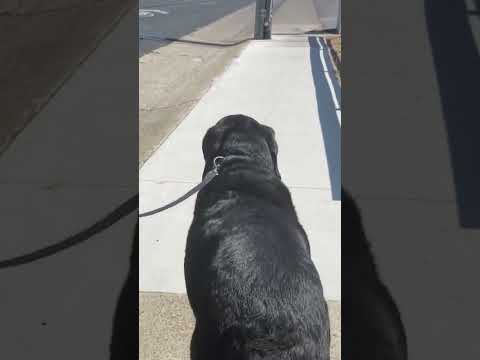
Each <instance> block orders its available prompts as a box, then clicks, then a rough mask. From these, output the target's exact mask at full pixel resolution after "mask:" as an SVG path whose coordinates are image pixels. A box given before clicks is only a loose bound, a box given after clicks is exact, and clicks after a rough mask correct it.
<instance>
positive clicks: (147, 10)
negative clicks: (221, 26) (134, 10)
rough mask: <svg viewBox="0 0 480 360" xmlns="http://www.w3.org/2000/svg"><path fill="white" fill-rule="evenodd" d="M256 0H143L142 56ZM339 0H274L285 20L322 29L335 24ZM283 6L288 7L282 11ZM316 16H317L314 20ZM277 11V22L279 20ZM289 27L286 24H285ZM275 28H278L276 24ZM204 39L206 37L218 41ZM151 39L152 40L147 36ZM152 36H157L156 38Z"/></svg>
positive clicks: (236, 26)
mask: <svg viewBox="0 0 480 360" xmlns="http://www.w3.org/2000/svg"><path fill="white" fill-rule="evenodd" d="M255 1H256V0H141V1H140V11H139V20H140V28H139V35H140V56H142V55H144V54H146V53H148V52H150V51H153V50H155V49H157V48H159V47H161V46H163V45H165V44H166V43H167V42H166V41H162V39H167V38H180V37H182V36H185V35H188V34H190V33H192V32H194V31H195V30H197V29H199V28H201V27H204V26H206V25H208V24H211V23H213V22H215V21H216V20H219V19H221V18H223V17H225V16H227V15H229V14H231V13H233V12H235V11H237V10H239V9H241V8H244V7H247V6H249V5H252V4H254V3H255ZM338 2H339V0H274V9H277V8H278V9H279V13H282V14H281V15H280V14H279V18H278V20H279V21H280V22H281V23H282V24H283V25H285V24H291V25H302V24H308V25H312V23H313V24H315V23H318V25H319V29H320V28H321V29H328V28H332V27H335V24H336V16H337V6H338V5H337V4H338ZM282 7H283V8H284V11H281V9H282ZM312 18H313V19H314V20H312ZM254 19H255V11H254V9H252V13H251V19H250V20H251V21H249V23H245V20H244V19H243V20H242V21H234V20H232V23H231V27H230V28H229V29H228V31H227V32H225V31H224V32H223V33H222V34H217V35H218V37H219V38H222V40H223V39H229V37H230V36H231V35H235V34H238V33H239V32H240V31H241V30H242V29H243V28H245V27H251V28H252V29H251V30H252V33H253V24H254ZM276 20H277V18H276V11H274V17H273V22H274V24H275V22H276ZM282 28H283V29H285V27H282ZM274 30H275V28H274ZM219 38H216V39H202V40H203V41H218V40H219ZM146 39H150V40H146ZM152 39H157V40H156V41H152Z"/></svg>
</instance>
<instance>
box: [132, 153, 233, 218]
mask: <svg viewBox="0 0 480 360" xmlns="http://www.w3.org/2000/svg"><path fill="white" fill-rule="evenodd" d="M224 160H225V157H223V156H217V157H215V158H214V159H213V169H212V170H210V171H209V172H208V173H207V174H206V175H205V177H204V179H203V180H202V182H201V183H200V184H198V185H197V186H195V187H194V188H192V189H190V190H189V191H188V192H187V193H186V194H185V195H183V196H181V197H179V198H178V199H177V200H175V201H172V202H171V203H169V204H167V205H165V206H162V207H160V208H157V209H154V210H150V211H147V212H144V213H142V214H139V215H138V217H147V216H152V215H155V214H158V213H159V212H162V211H165V210H167V209H170V208H171V207H174V206H175V205H177V204H180V203H181V202H182V201H185V200H186V199H188V198H189V197H190V196H192V195H193V194H195V193H197V192H198V191H200V190H202V189H203V188H204V187H205V186H207V185H208V183H209V182H210V181H212V180H213V179H214V178H215V177H216V176H218V169H219V168H220V166H221V165H222V162H223V161H224Z"/></svg>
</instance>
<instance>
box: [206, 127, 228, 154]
mask: <svg viewBox="0 0 480 360" xmlns="http://www.w3.org/2000/svg"><path fill="white" fill-rule="evenodd" d="M223 132H224V129H223V127H218V126H214V127H211V128H210V129H208V131H207V133H206V134H205V136H204V137H203V142H202V151H203V158H204V159H205V161H209V160H210V159H212V158H213V157H214V156H217V155H218V152H219V151H220V147H221V145H222V141H223Z"/></svg>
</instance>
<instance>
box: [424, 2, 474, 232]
mask: <svg viewBox="0 0 480 360" xmlns="http://www.w3.org/2000/svg"><path fill="white" fill-rule="evenodd" d="M474 2H475V6H476V10H477V11H474V10H470V11H469V9H467V8H466V5H465V2H464V1H454V2H443V1H435V0H426V1H425V14H426V20H427V29H428V36H429V38H430V43H431V46H432V54H433V60H434V64H435V71H436V76H437V82H438V86H439V89H440V98H441V104H442V110H443V117H444V119H445V125H446V129H447V135H448V142H449V146H450V161H451V165H452V169H453V178H454V182H455V191H456V197H457V199H456V202H457V208H458V218H459V223H460V226H462V227H464V228H478V227H480V216H479V215H478V210H479V205H478V204H479V203H480V186H479V184H480V167H479V166H478V154H480V142H479V141H478V134H480V122H479V121H478V115H477V116H472V114H478V113H479V105H478V93H479V87H480V66H479V64H480V56H479V49H478V48H477V47H478V46H479V44H476V43H475V38H474V35H473V29H472V27H473V26H475V25H474V24H470V23H469V17H473V16H478V9H480V1H479V0H475V1H474ZM446 24H448V26H446ZM477 27H478V28H479V29H477V31H480V26H478V25H477Z"/></svg>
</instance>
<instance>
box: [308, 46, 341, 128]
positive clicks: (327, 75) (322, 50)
mask: <svg viewBox="0 0 480 360" xmlns="http://www.w3.org/2000/svg"><path fill="white" fill-rule="evenodd" d="M315 39H316V41H317V43H318V45H319V46H320V60H321V61H322V66H323V73H324V74H325V78H326V79H327V83H328V87H329V88H330V93H331V94H332V100H333V104H334V105H335V110H336V114H337V118H338V122H339V123H340V125H341V124H342V121H341V110H340V104H339V103H338V99H337V94H336V93H335V89H334V88H333V83H332V79H331V77H330V73H329V72H328V67H327V62H326V61H325V48H324V47H323V46H322V43H321V41H320V40H319V39H318V38H315Z"/></svg>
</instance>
